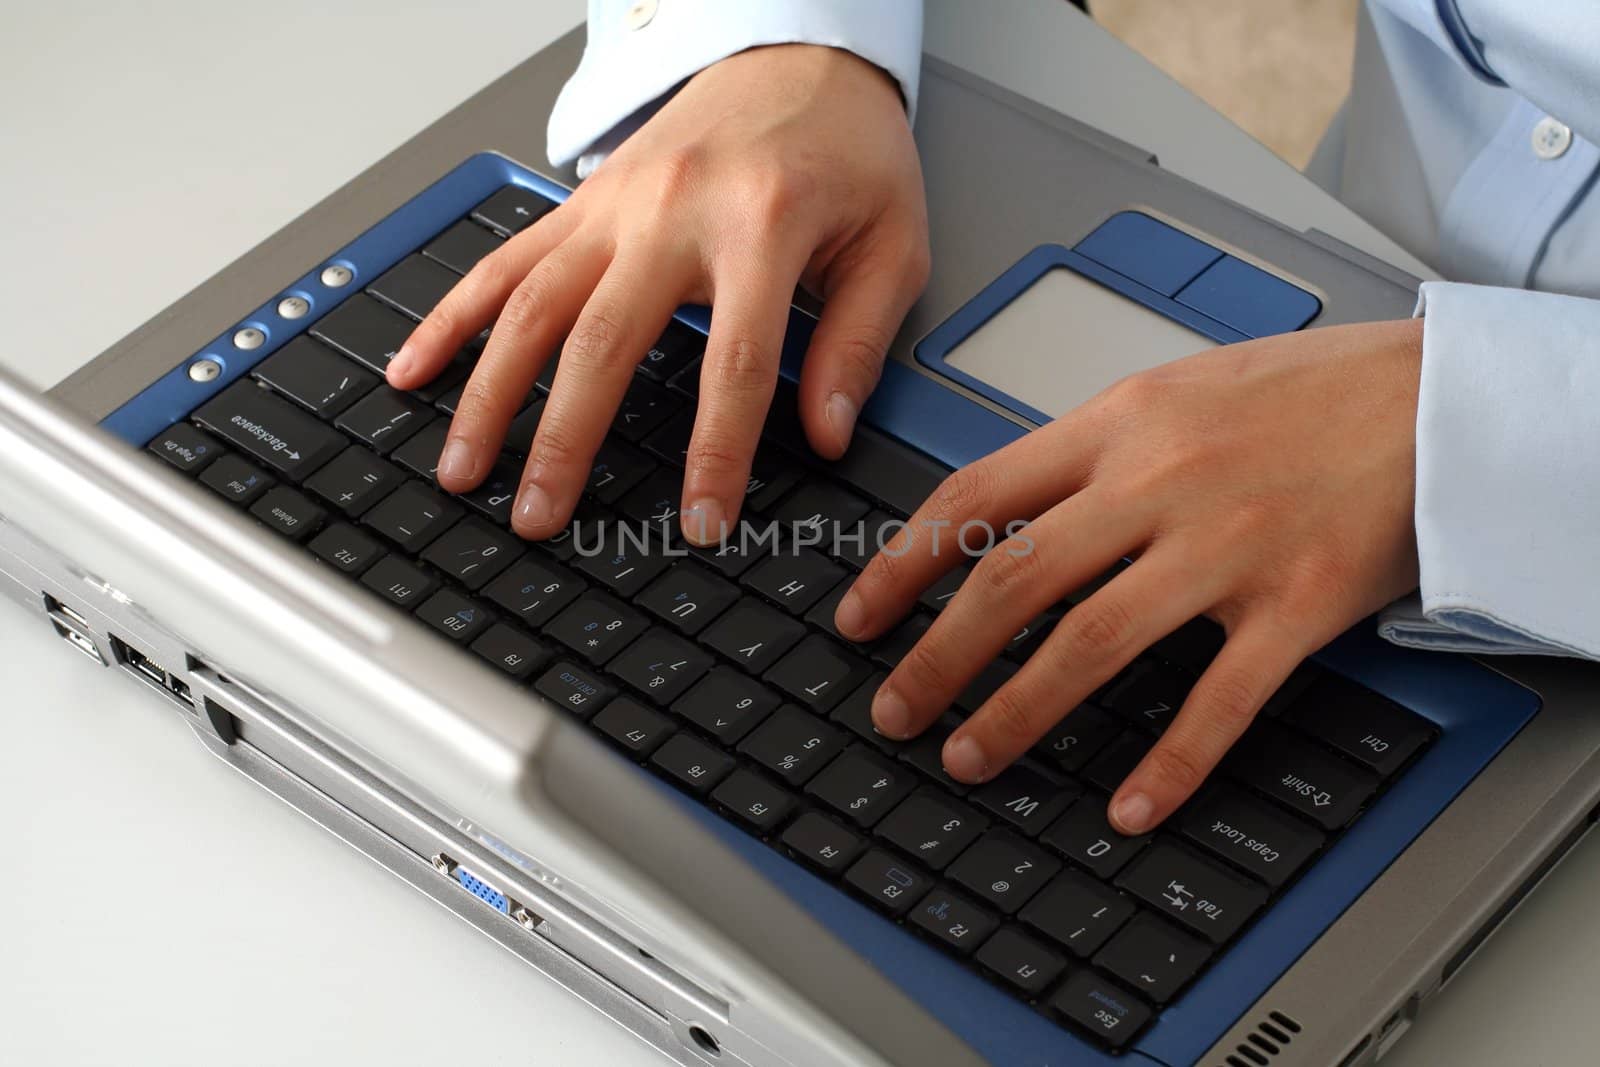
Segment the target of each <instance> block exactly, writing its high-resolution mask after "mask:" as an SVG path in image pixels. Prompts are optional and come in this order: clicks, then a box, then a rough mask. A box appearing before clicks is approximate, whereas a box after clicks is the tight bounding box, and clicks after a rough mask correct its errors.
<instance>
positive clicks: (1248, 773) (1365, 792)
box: [1223, 722, 1378, 830]
mask: <svg viewBox="0 0 1600 1067" xmlns="http://www.w3.org/2000/svg"><path fill="white" fill-rule="evenodd" d="M1223 766H1224V768H1226V770H1227V771H1228V773H1230V774H1231V775H1232V776H1233V777H1234V778H1236V779H1238V780H1239V781H1241V782H1243V783H1244V784H1245V785H1247V786H1250V787H1251V788H1253V789H1256V790H1259V791H1260V792H1262V793H1265V794H1266V795H1267V796H1269V797H1271V798H1272V799H1273V800H1276V801H1278V802H1279V803H1280V804H1283V805H1285V806H1286V807H1288V808H1289V809H1290V810H1291V811H1293V812H1295V813H1296V814H1299V815H1303V816H1305V817H1306V818H1308V819H1311V820H1312V821H1313V822H1315V823H1316V824H1317V825H1319V826H1321V827H1322V828H1323V829H1324V830H1337V829H1339V828H1340V827H1342V826H1344V825H1345V824H1346V823H1348V822H1349V821H1350V820H1351V819H1353V818H1355V815H1356V812H1358V811H1360V810H1361V806H1362V805H1363V804H1365V803H1366V802H1367V800H1368V798H1370V797H1371V796H1372V794H1373V793H1375V792H1377V789H1378V777H1377V775H1374V774H1371V773H1369V772H1367V771H1365V770H1362V769H1361V768H1360V767H1357V766H1356V765H1355V764H1353V763H1349V762H1346V761H1345V760H1343V759H1341V758H1340V757H1338V756H1335V755H1334V754H1333V753H1332V752H1329V751H1328V750H1327V749H1324V748H1322V747H1321V746H1319V745H1316V744H1313V743H1312V742H1311V741H1308V740H1306V739H1305V738H1303V737H1300V736H1297V735H1296V734H1295V733H1294V732H1293V731H1290V730H1287V729H1285V728H1284V727H1281V726H1278V725H1276V724H1275V723H1270V722H1264V723H1258V724H1257V725H1256V726H1254V727H1252V728H1251V730H1250V732H1249V733H1247V734H1245V736H1244V740H1243V741H1241V742H1240V743H1239V746H1238V747H1237V748H1235V749H1234V750H1233V751H1232V752H1231V753H1229V754H1228V757H1227V760H1226V761H1225V762H1224V763H1223Z"/></svg>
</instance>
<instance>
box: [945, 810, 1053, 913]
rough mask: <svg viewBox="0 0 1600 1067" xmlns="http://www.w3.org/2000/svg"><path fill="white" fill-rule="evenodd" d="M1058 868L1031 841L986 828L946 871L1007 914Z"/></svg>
mask: <svg viewBox="0 0 1600 1067" xmlns="http://www.w3.org/2000/svg"><path fill="white" fill-rule="evenodd" d="M1060 869H1061V861H1060V860H1057V859H1052V858H1051V857H1050V856H1048V855H1046V854H1045V853H1044V852H1043V851H1042V850H1041V849H1039V848H1037V847H1036V846H1035V845H1033V844H1032V843H1031V842H1028V841H1024V840H1023V839H1022V838H1020V837H1018V836H1016V835H1015V834H1011V833H1007V832H1006V831H1004V830H990V831H989V832H988V833H986V834H984V835H983V836H982V837H980V838H979V839H978V840H977V842H976V843H975V844H974V845H972V847H971V848H969V849H967V850H966V851H965V852H963V853H962V854H961V855H960V856H959V857H957V859H956V861H955V862H954V863H952V864H951V865H950V869H949V870H948V871H947V872H946V874H947V875H948V876H949V877H950V878H952V879H954V880H955V881H957V882H959V883H960V884H961V885H963V886H965V887H966V888H968V889H970V890H972V891H973V892H974V893H976V894H978V896H980V897H982V898H983V899H984V900H987V901H988V902H989V903H990V904H993V905H994V906H995V907H997V908H999V909H1000V910H1001V911H1003V912H1005V913H1006V914H1007V915H1010V914H1013V913H1014V912H1015V911H1016V910H1017V909H1018V908H1020V907H1022V905H1023V904H1025V903H1027V900H1028V898H1029V897H1031V896H1033V895H1034V894H1035V893H1037V892H1038V891H1039V889H1040V888H1041V887H1042V886H1043V885H1044V884H1045V883H1046V882H1048V881H1049V880H1050V878H1051V877H1052V876H1053V875H1054V874H1055V873H1056V872H1057V871H1059V870H1060Z"/></svg>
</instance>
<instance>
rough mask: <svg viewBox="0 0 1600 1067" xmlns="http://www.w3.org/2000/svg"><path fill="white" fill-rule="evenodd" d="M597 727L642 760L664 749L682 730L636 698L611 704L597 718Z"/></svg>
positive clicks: (595, 718)
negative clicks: (669, 740) (667, 742)
mask: <svg viewBox="0 0 1600 1067" xmlns="http://www.w3.org/2000/svg"><path fill="white" fill-rule="evenodd" d="M594 726H595V728H596V729H598V730H599V731H600V732H601V733H603V734H605V735H606V736H607V737H609V738H611V740H613V741H615V742H616V743H617V744H619V745H621V746H622V747H623V748H625V749H627V750H628V751H629V752H631V753H633V754H634V755H635V756H638V757H639V758H641V759H642V758H644V757H645V756H648V755H650V753H652V752H654V751H655V750H656V749H658V748H660V747H661V745H662V744H663V743H664V742H665V741H666V740H667V738H669V737H671V736H672V735H673V734H674V733H675V732H676V731H677V729H678V728H677V726H676V725H675V724H674V723H673V721H672V719H671V718H670V717H668V716H666V715H663V714H661V713H660V712H659V711H657V710H656V709H655V708H652V707H647V706H646V705H644V704H641V703H639V702H638V701H637V700H635V699H633V698H632V697H618V698H617V699H615V700H613V701H612V702H611V703H609V704H607V705H606V706H605V707H604V708H602V709H601V710H600V714H598V715H596V716H595V717H594Z"/></svg>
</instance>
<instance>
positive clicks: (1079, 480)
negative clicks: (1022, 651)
mask: <svg viewBox="0 0 1600 1067" xmlns="http://www.w3.org/2000/svg"><path fill="white" fill-rule="evenodd" d="M1084 438H1085V434H1084V433H1083V432H1082V428H1081V424H1080V423H1079V421H1078V416H1077V415H1076V414H1068V415H1065V416H1063V417H1062V418H1060V419H1058V420H1056V421H1055V422H1053V423H1051V424H1050V426H1049V427H1047V428H1046V429H1043V430H1035V431H1034V432H1033V433H1030V434H1028V435H1027V436H1026V437H1024V438H1022V439H1021V440H1019V441H1014V442H1012V443H1011V444H1009V445H1007V446H1006V447H1005V448H1002V449H1000V450H999V451H998V452H994V453H991V454H990V455H988V456H985V457H984V458H983V459H980V460H978V461H977V462H976V463H972V464H968V465H967V466H965V467H963V468H961V469H960V470H958V471H956V472H955V473H954V474H952V475H950V477H948V478H946V479H945V480H944V482H943V483H942V484H941V485H940V486H939V488H938V489H936V490H935V491H934V492H933V495H931V496H930V497H928V499H927V500H925V501H924V502H923V504H922V506H921V507H920V508H918V509H917V512H916V514H915V515H912V516H911V519H910V521H908V522H907V523H906V525H905V527H904V528H903V529H901V531H900V532H899V533H898V534H896V535H895V538H894V540H893V541H892V542H890V543H889V544H888V545H885V546H884V550H883V551H882V552H879V553H878V554H877V555H876V556H874V557H873V558H872V560H871V562H869V563H868V564H867V566H866V569H865V570H863V571H862V572H861V574H860V575H859V576H858V577H857V578H856V580H855V584H853V585H852V586H851V587H850V591H849V592H848V593H846V594H845V595H844V598H843V599H842V600H841V601H840V602H839V607H838V609H837V611H836V612H835V614H834V625H836V626H837V627H838V628H839V631H840V633H842V634H844V635H845V636H846V637H849V638H851V639H852V640H856V641H867V640H870V639H872V638H874V637H877V636H878V635H880V634H882V633H883V632H884V631H885V630H887V629H888V628H889V627H890V626H891V625H892V624H893V623H895V622H897V621H898V620H899V619H900V618H901V616H903V615H904V614H905V613H906V612H907V611H909V610H911V606H912V605H913V604H914V603H915V602H916V599H917V596H918V594H920V593H921V592H922V591H923V590H924V589H926V588H927V587H928V586H930V585H932V584H933V583H934V582H936V581H938V580H939V579H940V578H941V577H943V576H944V575H945V573H946V572H948V571H949V570H950V569H951V568H953V567H955V566H956V565H957V564H959V563H961V562H962V561H963V560H964V559H965V558H966V556H965V553H963V552H962V551H961V543H960V542H959V541H958V538H959V536H960V530H961V528H962V526H963V525H964V524H967V523H987V524H988V528H989V529H993V530H1001V529H1003V528H1004V527H1005V524H1006V523H1008V522H1010V521H1012V520H1013V519H1019V520H1028V519H1032V518H1034V517H1035V516H1037V515H1039V514H1040V513H1041V512H1043V511H1044V510H1045V509H1047V508H1050V507H1052V506H1054V505H1055V504H1056V503H1058V502H1059V501H1061V500H1063V499H1065V498H1066V497H1069V496H1071V495H1072V494H1073V493H1075V492H1077V491H1078V490H1079V489H1080V488H1082V486H1083V484H1084V483H1085V481H1086V480H1087V479H1088V476H1089V470H1090V466H1091V456H1092V453H1091V450H1090V449H1089V448H1088V447H1086V444H1085V440H1084Z"/></svg>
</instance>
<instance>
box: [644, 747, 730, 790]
mask: <svg viewBox="0 0 1600 1067" xmlns="http://www.w3.org/2000/svg"><path fill="white" fill-rule="evenodd" d="M650 762H651V763H652V764H653V765H655V766H657V767H660V768H661V769H662V770H664V771H666V772H667V775H668V776H669V777H671V778H673V779H674V780H676V781H677V782H679V783H681V784H682V785H684V786H685V787H687V788H688V789H689V790H690V791H691V792H694V793H698V794H700V795H702V796H704V795H705V794H706V793H709V792H711V790H712V789H713V788H714V787H715V786H716V784H717V783H718V782H720V781H722V779H724V778H726V777H727V776H728V774H729V772H731V771H732V770H733V766H734V764H733V757H732V756H730V755H728V754H727V753H725V752H719V751H717V750H716V749H714V748H712V747H711V746H710V745H708V744H706V743H705V742H704V741H701V740H700V739H699V738H697V737H690V736H689V735H688V734H674V735H673V736H672V737H670V738H668V739H667V742H666V744H664V745H662V746H661V747H660V748H658V749H656V751H655V754H654V755H652V756H651V757H650Z"/></svg>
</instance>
